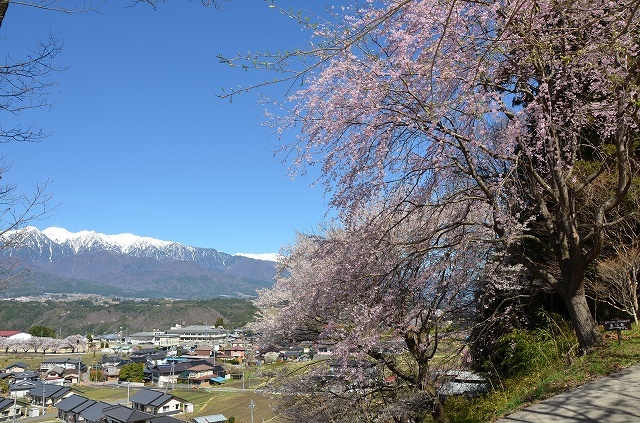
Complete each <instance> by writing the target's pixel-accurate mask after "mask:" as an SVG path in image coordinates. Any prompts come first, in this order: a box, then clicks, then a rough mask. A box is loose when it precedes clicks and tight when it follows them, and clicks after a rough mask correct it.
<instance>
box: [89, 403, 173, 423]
mask: <svg viewBox="0 0 640 423" xmlns="http://www.w3.org/2000/svg"><path fill="white" fill-rule="evenodd" d="M102 415H103V420H101V421H103V422H105V423H184V422H183V421H182V420H178V419H176V418H174V417H171V416H154V415H153V414H150V413H145V412H144V411H138V410H134V409H132V408H129V407H126V406H124V405H113V406H111V407H107V408H105V409H104V410H102Z"/></svg>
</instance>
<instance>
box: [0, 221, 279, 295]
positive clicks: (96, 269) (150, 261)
mask: <svg viewBox="0 0 640 423" xmlns="http://www.w3.org/2000/svg"><path fill="white" fill-rule="evenodd" d="M13 236H19V238H18V240H17V242H15V243H13V244H12V245H15V246H12V247H6V248H3V249H2V251H0V257H2V258H3V260H5V262H6V261H18V262H19V263H20V264H19V266H20V268H21V269H23V270H24V269H26V270H28V272H29V277H28V278H27V279H26V280H25V281H24V283H21V284H19V285H18V286H17V287H14V288H11V289H9V290H7V292H6V293H5V294H8V295H12V294H15V293H21V294H27V293H43V292H69V291H68V290H69V289H72V291H71V292H86V293H94V294H102V295H122V296H128V297H156V298H157V297H169V298H182V299H191V298H213V297H219V296H235V297H243V296H254V295H256V289H260V288H264V287H268V286H271V284H272V282H273V276H274V275H275V263H274V262H272V261H265V260H256V259H252V258H249V257H244V256H238V255H235V256H234V255H231V254H227V253H223V252H220V251H217V250H215V249H213V248H198V247H190V246H186V245H183V244H180V243H178V242H170V241H161V240H158V239H154V238H148V237H140V236H136V235H133V234H119V235H105V234H101V233H98V232H94V231H81V232H77V233H72V232H69V231H67V230H65V229H62V228H47V229H45V230H43V231H40V230H38V229H37V228H35V227H27V228H25V229H23V230H21V231H20V232H19V233H14V234H13ZM0 265H1V264H0ZM5 267H6V266H5ZM34 283H35V284H36V286H34ZM34 288H36V289H34ZM65 289H66V290H67V291H64V290H65ZM85 289H86V291H85ZM38 291H39V292H38ZM97 291H102V292H97ZM3 293H4V292H3Z"/></svg>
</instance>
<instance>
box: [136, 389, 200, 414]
mask: <svg viewBox="0 0 640 423" xmlns="http://www.w3.org/2000/svg"><path fill="white" fill-rule="evenodd" d="M185 404H188V403H187V402H186V401H185V400H183V399H181V398H178V397H175V396H173V395H170V394H165V393H164V392H160V391H154V390H152V389H142V390H140V391H138V392H137V393H136V394H135V395H134V396H132V397H131V408H133V409H134V410H138V411H144V412H146V413H151V414H154V415H169V414H176V413H180V412H182V411H183V407H184V406H185Z"/></svg>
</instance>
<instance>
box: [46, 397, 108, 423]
mask: <svg viewBox="0 0 640 423" xmlns="http://www.w3.org/2000/svg"><path fill="white" fill-rule="evenodd" d="M107 407H111V404H108V403H106V402H102V401H95V400H92V399H88V398H85V397H83V396H81V395H76V394H73V395H71V396H68V397H66V398H64V399H62V400H60V401H59V402H58V403H57V404H56V408H57V409H58V418H59V419H60V420H62V421H63V422H66V423H76V422H87V423H97V422H99V421H100V420H101V419H102V416H103V414H102V410H104V409H105V408H107Z"/></svg>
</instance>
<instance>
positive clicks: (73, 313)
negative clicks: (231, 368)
mask: <svg viewBox="0 0 640 423" xmlns="http://www.w3.org/2000/svg"><path fill="white" fill-rule="evenodd" d="M255 312H256V308H255V307H254V306H253V304H251V302H250V301H248V300H243V299H235V298H217V299H209V300H177V301H168V300H144V301H129V300H127V301H115V302H114V301H112V300H107V299H99V300H77V301H60V300H54V299H51V300H46V301H30V302H15V301H0V322H1V323H0V326H2V327H1V328H0V329H4V330H21V331H24V332H27V331H28V330H29V328H30V327H31V326H34V325H42V326H47V327H49V328H51V329H54V330H55V331H56V332H58V331H60V334H61V336H63V337H64V336H68V335H72V334H83V335H84V334H89V333H93V334H96V335H98V334H106V333H117V332H119V331H120V330H122V331H123V332H125V333H134V332H141V331H152V330H154V329H169V328H170V327H171V326H173V325H175V324H182V325H199V324H202V325H205V324H208V325H213V324H214V323H215V321H216V319H218V318H219V317H222V318H223V319H224V322H225V327H227V328H235V327H240V326H243V325H244V324H246V323H247V322H249V321H250V320H252V319H253V316H254V314H255Z"/></svg>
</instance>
